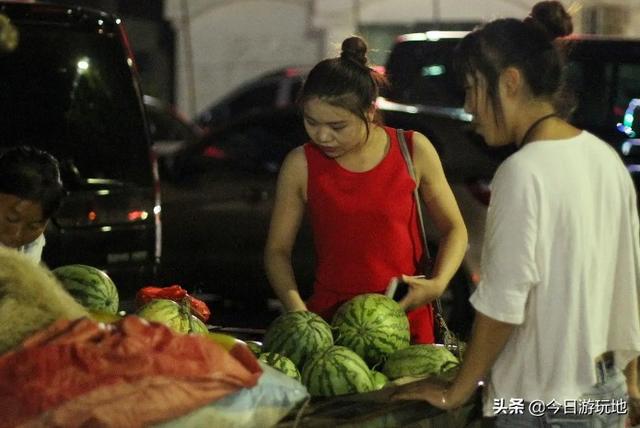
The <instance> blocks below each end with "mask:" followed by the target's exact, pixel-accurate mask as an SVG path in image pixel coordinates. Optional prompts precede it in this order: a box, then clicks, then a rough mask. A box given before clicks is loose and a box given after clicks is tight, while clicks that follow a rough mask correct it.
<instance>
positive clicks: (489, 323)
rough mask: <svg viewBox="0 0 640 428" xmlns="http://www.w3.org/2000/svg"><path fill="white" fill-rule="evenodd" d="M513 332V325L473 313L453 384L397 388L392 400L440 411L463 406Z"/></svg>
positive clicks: (426, 383) (430, 382) (415, 384)
mask: <svg viewBox="0 0 640 428" xmlns="http://www.w3.org/2000/svg"><path fill="white" fill-rule="evenodd" d="M513 329H514V325H513V324H507V323H504V322H501V321H498V320H495V319H493V318H490V317H488V316H486V315H484V314H482V313H480V312H476V319H475V322H474V324H473V331H472V332H471V340H470V342H469V347H468V348H467V352H466V353H465V358H464V360H463V361H462V366H461V367H460V371H458V375H457V376H456V378H455V380H454V381H453V383H452V384H451V385H448V386H447V385H443V384H441V383H437V382H434V381H433V380H431V379H425V380H424V381H420V382H413V383H410V384H407V385H406V386H401V387H399V388H398V390H397V392H395V393H394V394H393V396H392V399H395V400H425V401H427V402H429V403H430V404H432V405H434V406H436V407H439V408H441V409H455V408H457V407H460V406H462V405H463V404H464V403H465V402H467V401H468V400H469V398H470V397H471V396H472V395H473V392H474V391H475V390H476V389H477V388H478V382H479V381H481V380H483V379H484V378H485V376H486V375H487V373H488V372H489V369H490V368H491V367H492V366H493V363H494V362H495V361H496V359H497V358H498V356H499V355H500V353H501V352H502V350H503V349H504V347H505V345H506V343H507V341H508V340H509V336H511V333H512V332H513Z"/></svg>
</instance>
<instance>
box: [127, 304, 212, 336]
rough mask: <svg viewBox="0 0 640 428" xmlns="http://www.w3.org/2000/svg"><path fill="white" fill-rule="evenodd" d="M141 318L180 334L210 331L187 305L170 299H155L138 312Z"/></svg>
mask: <svg viewBox="0 0 640 428" xmlns="http://www.w3.org/2000/svg"><path fill="white" fill-rule="evenodd" d="M136 315H138V316H139V317H140V318H144V319H146V320H147V321H154V322H159V323H162V324H164V325H166V326H167V327H169V328H171V329H172V330H174V331H177V332H179V333H207V332H208V331H209V329H208V328H207V326H206V325H205V324H204V323H203V322H202V321H200V320H199V319H198V318H197V317H196V316H194V315H191V314H190V311H189V310H188V308H186V307H185V305H181V304H179V303H176V302H174V301H173V300H169V299H153V300H151V301H149V302H148V303H146V304H145V305H144V306H142V307H141V308H140V309H138V311H137V312H136Z"/></svg>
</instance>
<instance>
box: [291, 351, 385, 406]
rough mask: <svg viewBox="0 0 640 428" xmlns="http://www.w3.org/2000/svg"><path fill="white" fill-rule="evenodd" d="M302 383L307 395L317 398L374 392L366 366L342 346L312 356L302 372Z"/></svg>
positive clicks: (369, 372) (371, 378) (353, 353)
mask: <svg viewBox="0 0 640 428" xmlns="http://www.w3.org/2000/svg"><path fill="white" fill-rule="evenodd" d="M302 383H303V384H304V385H305V386H306V387H307V390H308V391H309V394H311V395H312V396H318V397H332V396H336V395H342V394H351V393H360V392H369V391H373V390H375V385H374V380H373V376H372V375H371V371H370V370H369V367H367V364H366V363H365V362H364V360H363V359H362V358H360V356H359V355H358V354H356V353H355V352H353V351H352V350H350V349H349V348H346V347H344V346H332V347H331V348H328V349H326V350H325V351H324V352H321V353H319V354H317V355H314V356H312V357H311V358H310V359H309V361H308V362H307V364H305V366H304V368H303V369H302Z"/></svg>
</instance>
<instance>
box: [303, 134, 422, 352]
mask: <svg viewBox="0 0 640 428" xmlns="http://www.w3.org/2000/svg"><path fill="white" fill-rule="evenodd" d="M385 130H386V132H387V135H388V136H389V139H390V141H391V145H390V148H389V151H388V153H387V155H386V156H385V158H384V159H383V160H382V161H381V162H380V163H379V164H378V165H377V166H375V167H374V168H373V169H371V170H369V171H366V172H362V173H354V172H350V171H347V170H346V169H344V168H342V167H341V166H340V165H339V164H338V163H337V162H336V160H334V159H331V158H329V157H327V156H325V155H324V153H322V151H321V150H320V149H318V148H317V147H316V146H315V145H313V144H312V143H307V144H306V145H305V146H304V150H305V155H306V158H307V165H308V177H309V178H308V185H307V199H308V206H309V216H310V220H311V226H312V228H313V237H314V244H315V249H316V255H317V266H316V278H315V283H314V292H313V295H312V296H311V298H310V299H309V301H308V302H307V307H308V309H309V310H311V311H313V312H316V313H318V314H320V315H321V316H323V317H324V318H326V319H330V318H331V316H332V315H333V313H334V312H335V310H336V309H337V307H338V306H339V305H340V304H341V303H342V302H344V301H346V300H349V299H350V298H352V297H354V296H357V295H359V294H364V293H384V291H385V290H386V287H387V285H388V284H389V281H390V280H391V278H392V277H394V276H398V275H401V274H407V275H414V274H417V273H419V270H420V268H419V261H420V258H421V256H422V253H423V245H422V240H421V237H420V231H419V226H418V218H417V217H418V216H417V212H416V206H415V200H414V197H413V189H414V187H415V183H414V181H413V179H412V178H411V176H410V175H409V172H408V170H407V166H406V163H405V160H404V158H403V156H402V152H401V150H400V146H399V143H398V140H397V138H396V132H395V129H392V128H386V127H385ZM405 135H406V140H407V145H408V146H409V150H410V152H411V151H412V149H413V144H412V141H411V137H412V135H413V133H412V132H411V131H408V132H407V133H406V134H405ZM409 321H410V325H411V335H412V340H413V342H414V343H433V341H434V336H433V313H432V309H431V307H424V308H419V309H417V310H415V311H413V313H410V314H409Z"/></svg>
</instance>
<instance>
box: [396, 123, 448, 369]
mask: <svg viewBox="0 0 640 428" xmlns="http://www.w3.org/2000/svg"><path fill="white" fill-rule="evenodd" d="M396 132H397V135H398V143H400V150H401V151H402V156H403V157H404V160H405V162H406V164H407V169H408V170H409V175H410V176H411V178H413V181H414V182H415V183H416V187H415V188H414V189H413V197H414V199H415V201H416V210H417V211H418V223H419V225H420V236H421V237H422V245H423V247H424V254H423V257H422V262H421V264H422V266H423V272H422V273H423V274H424V275H425V276H426V277H427V278H430V277H431V274H432V273H433V272H432V269H433V259H432V258H431V254H430V252H429V246H428V244H427V234H426V231H425V228H424V216H423V215H422V206H421V199H420V193H419V191H418V189H419V187H420V186H419V183H418V179H417V177H416V171H415V167H414V166H413V160H412V159H411V155H410V154H409V149H408V147H407V142H406V141H405V138H404V130H402V129H397V130H396ZM433 312H434V316H435V320H436V322H435V325H434V327H435V331H434V335H435V338H436V343H443V344H444V345H445V346H446V347H447V349H449V350H450V351H451V352H453V353H454V354H456V356H457V357H458V358H460V353H459V345H460V342H459V340H458V338H457V337H456V335H455V334H454V333H453V332H452V331H451V330H449V327H448V326H447V323H446V321H445V320H444V316H443V312H442V303H441V302H440V298H436V300H435V303H434V305H433Z"/></svg>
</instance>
